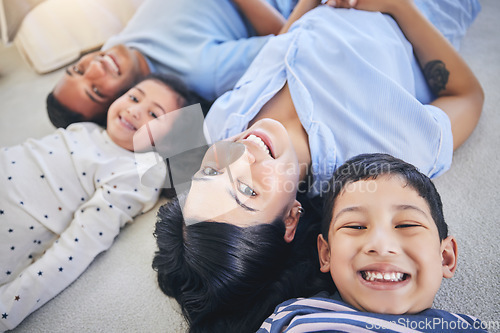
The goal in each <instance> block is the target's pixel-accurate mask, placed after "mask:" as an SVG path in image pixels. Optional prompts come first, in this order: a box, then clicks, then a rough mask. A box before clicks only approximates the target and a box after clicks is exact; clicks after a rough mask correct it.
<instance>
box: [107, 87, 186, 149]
mask: <svg viewBox="0 0 500 333" xmlns="http://www.w3.org/2000/svg"><path fill="white" fill-rule="evenodd" d="M178 108H179V103H178V95H177V94H176V93H175V92H174V91H172V90H171V89H170V88H169V87H168V86H166V85H165V84H163V83H161V82H159V81H156V80H145V81H142V82H140V83H138V84H137V85H135V86H134V87H133V88H131V89H130V90H129V91H127V92H126V93H125V94H124V95H123V96H121V97H119V98H118V99H117V100H116V101H115V102H114V103H113V104H111V106H110V107H109V110H108V122H107V128H106V131H107V132H108V135H109V136H110V137H111V139H112V140H113V141H114V142H115V143H116V144H117V145H119V146H121V147H123V148H125V149H127V150H130V151H142V150H144V149H146V148H148V147H151V145H152V143H151V142H150V133H151V130H154V132H155V134H158V132H159V131H158V128H161V129H164V130H165V131H168V129H169V128H170V127H169V125H171V124H163V123H164V122H166V120H167V117H164V115H166V114H168V113H170V112H171V111H174V110H177V109H178ZM168 119H169V120H170V118H168ZM146 124H147V125H148V126H147V127H146V126H144V125H146ZM134 136H135V138H134Z"/></svg>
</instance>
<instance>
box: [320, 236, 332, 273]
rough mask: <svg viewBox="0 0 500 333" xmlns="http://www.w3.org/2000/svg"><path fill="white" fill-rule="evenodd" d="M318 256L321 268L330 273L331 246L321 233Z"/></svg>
mask: <svg viewBox="0 0 500 333" xmlns="http://www.w3.org/2000/svg"><path fill="white" fill-rule="evenodd" d="M318 256H319V270H320V271H322V272H323V273H328V272H329V271H330V246H329V245H328V242H327V241H326V240H325V239H324V238H323V235H321V234H319V235H318Z"/></svg>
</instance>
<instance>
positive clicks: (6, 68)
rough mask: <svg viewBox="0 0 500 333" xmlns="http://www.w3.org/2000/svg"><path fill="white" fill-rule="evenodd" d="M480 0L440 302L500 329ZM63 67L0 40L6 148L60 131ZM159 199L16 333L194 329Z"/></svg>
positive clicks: (492, 45) (498, 140) (487, 37)
mask: <svg viewBox="0 0 500 333" xmlns="http://www.w3.org/2000/svg"><path fill="white" fill-rule="evenodd" d="M480 2H481V4H482V6H483V9H482V12H481V13H480V14H479V16H478V18H477V20H476V22H475V23H474V24H473V25H472V27H471V29H470V30H469V32H468V34H467V35H466V37H465V39H464V41H463V43H462V48H461V53H462V55H463V56H464V57H465V59H466V61H467V62H468V63H469V64H470V66H471V67H472V69H473V71H474V72H475V73H476V75H477V76H478V78H479V80H480V82H481V83H482V85H483V88H484V91H485V94H486V102H485V107H484V111H483V114H482V117H481V119H480V122H479V125H478V127H477V129H476V130H475V132H474V133H473V135H472V136H471V138H470V139H469V140H468V141H467V142H466V143H465V144H464V145H463V146H462V147H461V148H460V149H459V150H458V151H456V153H455V155H454V161H453V165H452V167H451V169H450V170H449V171H448V172H447V173H446V174H445V175H443V176H441V177H440V178H439V179H437V180H436V182H435V183H436V185H437V187H438V189H439V191H440V193H441V195H442V198H443V202H444V208H445V217H446V219H447V222H448V224H449V226H450V231H451V233H452V234H454V235H455V236H456V238H457V240H458V244H459V267H458V271H457V273H456V275H455V277H454V278H453V279H450V280H445V281H444V282H443V285H442V288H441V290H440V292H439V293H438V296H437V299H436V302H435V306H436V307H437V308H442V309H445V310H448V311H453V312H459V313H467V314H471V315H474V316H476V317H478V318H480V319H481V320H483V321H485V322H491V325H492V326H490V327H491V328H492V329H490V331H492V332H495V331H500V326H499V325H500V278H499V276H500V274H499V273H498V272H499V271H500V259H499V257H498V256H499V255H500V242H499V234H500V233H499V231H498V230H499V228H500V194H499V193H500V191H499V190H498V186H500V153H499V147H500V132H499V127H500V110H499V105H500V57H499V54H500V37H499V32H500V1H498V0H480ZM61 72H62V71H61V70H59V71H57V72H54V73H51V74H46V75H43V76H39V75H37V74H35V73H34V72H33V71H31V69H30V68H29V67H28V66H27V65H26V64H25V63H24V62H23V61H22V59H20V57H19V55H18V54H17V51H16V49H15V48H13V47H10V48H5V47H3V46H0V146H9V145H13V144H16V143H19V142H21V141H23V140H24V139H26V138H27V137H41V136H43V135H45V134H48V133H51V132H52V131H53V130H54V128H53V127H52V125H51V124H50V123H49V120H48V118H47V116H46V111H45V96H46V94H47V93H48V92H49V91H50V90H51V89H52V87H53V85H54V84H55V82H56V80H57V79H58V78H59V77H60V76H61ZM158 206H159V205H158ZM158 206H157V207H158ZM157 207H156V208H155V209H153V210H152V211H151V212H149V213H148V214H145V215H142V216H140V217H139V218H137V219H136V221H135V223H134V224H132V225H129V226H128V227H126V228H125V229H124V230H123V231H122V232H121V234H120V235H119V236H118V238H117V239H116V241H115V244H114V245H113V247H112V248H111V249H110V250H109V251H107V252H106V253H104V254H102V255H100V256H99V257H98V258H97V259H96V260H95V261H94V262H93V263H92V265H91V266H90V267H89V268H88V269H87V271H86V272H85V273H84V274H83V275H82V276H81V277H80V278H79V279H78V280H77V281H76V282H74V283H73V284H72V285H71V286H70V287H69V288H67V289H66V290H64V291H63V292H62V293H61V294H59V295H58V296H57V297H56V298H54V299H53V300H52V301H50V302H49V303H47V304H46V305H45V306H43V307H42V308H41V309H39V310H38V311H36V312H35V313H33V314H32V315H30V316H29V317H28V318H27V319H26V320H25V321H24V322H23V323H21V325H19V326H18V327H17V328H16V329H15V330H14V332H183V331H185V329H186V325H185V323H184V321H183V319H182V317H181V316H180V315H179V313H178V312H177V311H178V310H177V308H176V306H175V304H174V303H172V302H171V301H170V300H169V299H167V298H166V297H164V296H163V294H161V292H160V291H159V290H158V289H157V286H156V281H155V274H154V272H153V271H152V269H151V259H152V256H153V253H154V250H155V244H154V238H153V236H152V231H153V225H154V222H155V214H156V210H157ZM497 223H498V224H497ZM495 325H496V326H495ZM495 327H496V328H497V329H495Z"/></svg>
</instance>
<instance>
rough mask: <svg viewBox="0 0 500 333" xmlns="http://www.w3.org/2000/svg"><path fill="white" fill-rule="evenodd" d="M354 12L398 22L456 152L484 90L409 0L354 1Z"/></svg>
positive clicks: (478, 109)
mask: <svg viewBox="0 0 500 333" xmlns="http://www.w3.org/2000/svg"><path fill="white" fill-rule="evenodd" d="M355 8H356V9H362V10H372V11H381V12H384V13H387V14H390V15H392V16H393V17H394V19H395V20H396V21H397V23H398V24H399V26H400V28H401V30H402V31H403V33H404V34H405V36H406V38H407V39H408V40H409V41H410V42H411V43H412V45H413V49H414V52H415V55H416V57H417V59H418V61H419V63H420V66H421V67H422V69H423V72H424V75H425V78H426V80H427V83H428V84H429V87H430V88H431V90H432V91H433V92H434V93H435V94H436V96H437V98H436V99H435V100H434V101H433V102H432V103H431V104H432V105H435V106H437V107H439V108H440V109H442V110H443V111H444V112H446V114H447V115H448V117H449V118H450V121H451V129H452V132H453V149H457V148H458V147H459V146H460V145H462V144H463V143H464V142H465V140H467V138H468V137H469V136H470V135H471V134H472V131H473V130H474V128H475V127H476V125H477V122H478V121H479V117H480V115H481V111H482V108H483V102H484V93H483V89H482V87H481V85H480V83H479V81H478V80H477V78H476V77H475V75H474V74H473V73H472V71H471V69H470V68H469V66H468V65H467V64H466V63H465V61H464V60H463V59H462V57H461V56H460V55H459V54H458V52H457V51H456V50H455V49H454V48H453V47H452V45H451V44H450V43H449V42H448V41H447V40H446V38H444V37H443V36H442V35H441V33H440V32H439V31H438V30H437V29H436V28H435V27H434V26H433V25H432V24H431V23H430V22H429V21H428V20H427V19H426V18H425V17H424V16H423V15H422V13H421V12H420V11H419V10H418V8H417V7H416V6H415V4H414V3H413V1H412V0H357V3H356V5H355Z"/></svg>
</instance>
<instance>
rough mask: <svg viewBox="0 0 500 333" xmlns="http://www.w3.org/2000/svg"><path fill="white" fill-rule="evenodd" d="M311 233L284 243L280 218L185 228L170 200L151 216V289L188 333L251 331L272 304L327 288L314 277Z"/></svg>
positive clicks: (315, 263) (325, 281)
mask: <svg viewBox="0 0 500 333" xmlns="http://www.w3.org/2000/svg"><path fill="white" fill-rule="evenodd" d="M310 213H311V215H312V216H315V217H318V215H314V214H313V212H312V210H311V211H310ZM316 221H318V220H316ZM188 224H189V223H188ZM314 226H315V227H316V228H315V230H313V229H314V228H309V230H312V231H309V230H302V231H301V232H299V230H297V235H296V239H295V240H294V241H293V242H292V243H287V242H285V240H284V234H285V225H284V222H283V221H282V220H280V219H277V220H275V221H274V222H272V223H262V224H257V225H255V226H251V227H246V228H242V227H238V226H235V225H232V224H228V223H219V222H207V221H205V222H197V223H194V224H189V225H186V223H185V221H184V219H183V216H182V210H181V207H180V204H179V200H178V199H177V198H176V199H174V200H172V201H171V202H170V203H168V204H166V205H164V206H162V207H161V208H160V210H159V212H158V221H157V223H156V230H155V237H156V239H157V244H158V251H157V252H156V254H155V257H154V260H153V268H154V269H155V270H156V271H157V272H158V284H159V286H160V289H161V290H162V291H163V292H164V293H165V294H166V295H168V296H172V297H174V298H175V299H176V300H177V302H178V303H179V304H180V306H181V308H182V312H183V314H184V317H185V318H186V320H187V321H188V322H189V325H190V329H189V331H190V332H255V331H256V330H257V329H258V328H259V327H260V325H261V324H262V322H263V321H264V320H265V319H266V318H267V317H268V316H269V315H270V314H271V313H272V312H273V310H274V308H275V307H276V306H277V305H278V304H279V303H281V302H283V301H285V300H287V299H290V298H293V297H310V296H313V295H314V294H316V293H318V292H319V291H321V290H325V289H326V290H331V289H332V284H331V281H329V279H328V277H324V276H321V277H319V275H321V274H318V273H317V272H319V263H318V260H317V251H315V250H316V237H317V235H318V233H319V223H315V225H314ZM306 229H307V228H306ZM303 281H308V283H302V282H303Z"/></svg>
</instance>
